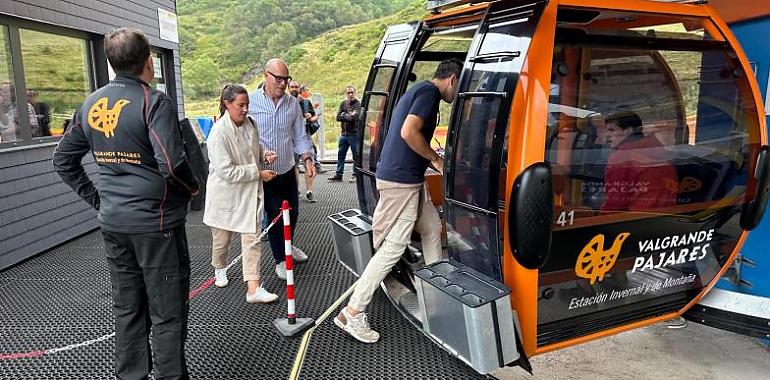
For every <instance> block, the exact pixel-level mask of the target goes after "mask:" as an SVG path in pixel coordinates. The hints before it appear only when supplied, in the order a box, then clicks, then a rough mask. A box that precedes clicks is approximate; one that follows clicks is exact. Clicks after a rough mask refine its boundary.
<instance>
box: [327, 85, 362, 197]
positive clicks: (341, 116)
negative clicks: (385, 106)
mask: <svg viewBox="0 0 770 380" xmlns="http://www.w3.org/2000/svg"><path fill="white" fill-rule="evenodd" d="M345 97H346V99H345V100H343V101H342V103H340V108H339V110H338V111H337V121H339V122H340V127H341V128H342V130H341V131H340V139H339V142H338V143H337V171H336V172H335V173H334V175H333V176H331V177H329V178H327V179H328V180H329V181H335V182H339V181H342V173H343V172H344V171H345V156H347V155H348V147H350V149H351V150H352V151H353V159H354V160H355V159H356V157H358V154H359V152H358V143H357V141H356V133H357V131H358V129H357V128H358V117H359V116H360V115H361V102H359V101H358V99H356V88H355V87H353V86H348V87H346V88H345ZM351 180H352V178H351Z"/></svg>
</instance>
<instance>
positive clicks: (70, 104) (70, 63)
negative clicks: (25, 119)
mask: <svg viewBox="0 0 770 380" xmlns="http://www.w3.org/2000/svg"><path fill="white" fill-rule="evenodd" d="M19 34H20V37H21V51H22V60H23V64H24V77H25V82H26V86H27V102H28V109H29V113H30V128H31V130H32V137H33V138H34V137H45V136H57V135H61V134H62V133H63V132H64V123H65V121H66V120H68V119H70V118H71V117H72V115H73V114H74V112H75V110H76V109H77V107H78V106H79V105H80V103H81V102H83V99H85V97H86V96H87V95H88V94H89V93H90V92H91V89H92V84H91V77H90V74H89V73H90V70H89V65H88V48H87V41H86V40H84V39H80V38H75V37H68V36H62V35H57V34H51V33H45V32H39V31H35V30H28V29H20V30H19Z"/></svg>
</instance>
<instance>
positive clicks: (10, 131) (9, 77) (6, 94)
mask: <svg viewBox="0 0 770 380" xmlns="http://www.w3.org/2000/svg"><path fill="white" fill-rule="evenodd" d="M13 86H14V81H13V69H12V67H11V47H10V42H9V40H8V27H7V26H5V25H0V142H7V141H14V140H18V139H20V138H21V133H20V132H21V131H20V130H19V118H18V117H17V115H18V114H17V112H16V110H17V108H16V97H15V95H14V89H13Z"/></svg>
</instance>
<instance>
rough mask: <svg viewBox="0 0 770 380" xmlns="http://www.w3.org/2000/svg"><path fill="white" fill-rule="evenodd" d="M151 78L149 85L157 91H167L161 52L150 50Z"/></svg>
mask: <svg viewBox="0 0 770 380" xmlns="http://www.w3.org/2000/svg"><path fill="white" fill-rule="evenodd" d="M152 65H153V72H154V73H153V78H152V83H150V85H151V86H152V87H153V88H155V89H156V90H158V91H163V92H166V93H167V92H168V91H167V87H166V73H165V70H164V62H163V53H161V52H159V51H155V50H153V51H152Z"/></svg>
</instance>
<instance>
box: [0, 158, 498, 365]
mask: <svg viewBox="0 0 770 380" xmlns="http://www.w3.org/2000/svg"><path fill="white" fill-rule="evenodd" d="M330 172H331V171H330ZM325 177H326V175H319V177H318V179H317V180H316V183H315V189H314V193H315V195H316V198H317V199H318V203H314V204H311V203H307V202H305V201H304V197H303V196H302V195H304V191H303V192H302V194H301V201H300V203H301V204H300V218H299V223H298V227H297V232H296V235H297V236H296V239H295V245H297V246H299V247H301V248H302V249H303V250H305V252H307V253H308V254H309V255H310V257H311V259H310V261H308V262H307V263H304V264H301V265H299V267H298V268H296V269H295V278H296V283H297V312H298V314H299V315H300V316H308V317H312V318H318V317H319V316H320V315H321V314H322V313H323V312H324V311H325V310H326V309H327V308H328V307H329V305H330V304H332V303H333V302H334V301H335V300H336V299H337V298H338V297H339V296H340V294H342V293H343V292H345V290H346V289H347V288H348V287H350V286H351V284H352V283H353V281H354V280H355V277H354V276H353V275H352V274H350V273H349V272H347V270H345V269H344V268H343V267H342V265H340V264H338V263H337V261H336V259H335V256H334V248H333V243H332V237H331V234H330V230H329V226H328V222H327V220H326V216H327V215H329V214H331V213H334V212H339V211H342V210H344V209H348V208H354V207H357V201H356V198H355V196H356V191H355V185H354V184H350V183H347V182H342V183H328V182H327V181H326V179H325ZM345 178H348V175H346V176H345ZM301 186H302V187H303V188H304V183H303V184H302V185H301ZM201 218H202V213H201V212H193V213H191V214H190V215H189V217H188V223H187V232H188V240H189V245H190V258H191V263H192V279H191V288H193V289H194V288H197V287H198V286H199V285H200V284H201V283H203V282H204V281H206V280H207V279H209V278H210V277H212V276H213V270H212V268H211V266H210V254H211V232H210V230H209V228H208V227H207V226H205V225H203V224H202V222H201ZM262 247H263V255H262V277H263V278H262V280H263V285H264V286H265V287H266V288H267V289H269V290H271V291H273V292H277V293H278V294H280V295H281V298H280V300H279V302H277V303H274V304H272V305H256V306H255V305H249V304H247V303H246V302H245V299H244V297H245V292H246V287H245V284H244V283H243V282H242V276H241V267H240V265H236V266H234V267H233V268H232V269H231V271H230V273H229V277H230V280H231V281H230V286H229V287H227V288H224V289H219V288H215V287H213V286H212V287H210V288H208V289H206V290H205V291H203V292H202V293H200V294H198V295H197V296H196V297H195V298H194V299H193V300H192V301H191V312H190V321H189V322H190V323H189V334H188V341H187V353H188V355H187V358H188V365H189V368H190V373H191V377H192V378H194V379H286V378H288V377H289V375H290V372H291V369H292V365H293V364H294V360H295V355H296V353H297V350H298V348H299V344H300V340H301V337H294V338H284V337H282V336H280V335H279V334H278V332H277V331H276V330H275V328H274V327H273V325H272V321H273V320H274V319H277V318H281V317H285V312H286V298H285V289H284V287H285V282H283V281H279V280H278V279H277V278H276V277H275V273H274V271H273V265H274V264H273V259H272V255H270V253H269V252H270V251H269V246H268V245H267V243H263V244H262ZM239 253H240V239H233V244H232V249H231V258H233V257H235V255H237V254H239ZM369 312H370V314H371V317H370V321H371V323H372V326H373V327H374V328H375V329H377V330H378V331H380V332H381V333H382V335H383V338H382V340H381V341H380V342H379V343H377V344H374V345H364V344H362V343H359V342H357V341H355V340H354V339H353V338H350V337H348V336H347V335H345V334H344V333H342V332H341V331H340V330H339V329H338V328H337V327H336V326H334V325H333V323H332V322H331V320H330V319H331V317H330V318H329V319H327V320H326V321H325V322H324V323H323V324H322V325H321V326H320V327H319V328H317V329H316V330H315V333H314V334H313V336H312V339H311V341H310V344H309V348H308V354H307V356H306V358H305V361H304V364H303V367H302V371H301V373H300V378H301V379H335V380H336V379H439V378H440V379H473V378H479V379H481V378H485V377H483V376H480V375H478V374H476V373H475V372H474V371H473V370H472V369H470V368H469V367H467V366H466V365H465V364H463V363H462V362H461V361H459V360H458V359H456V358H453V357H451V356H450V355H449V354H447V353H446V352H444V351H443V350H441V349H440V348H438V347H437V346H436V345H435V344H434V343H432V342H431V341H430V340H429V339H428V338H426V337H424V336H423V335H422V334H421V333H420V332H418V331H417V330H415V329H414V327H413V326H412V325H411V324H410V323H409V322H407V321H406V320H405V319H404V318H403V317H402V316H401V315H400V313H399V312H398V311H397V310H396V309H395V308H394V307H393V306H392V305H391V304H390V302H389V301H388V300H387V299H386V297H385V296H384V294H383V293H382V291H381V290H378V292H377V294H376V295H375V298H374V302H373V304H372V305H371V307H370V309H369ZM334 315H336V314H332V316H334ZM0 320H1V321H2V324H0V379H110V378H113V375H112V371H113V356H112V355H113V350H114V339H113V338H112V337H111V336H110V335H109V334H111V333H112V332H113V320H112V308H111V299H110V281H109V274H108V268H107V263H106V260H105V259H104V248H103V247H102V241H101V234H100V233H99V231H95V232H92V233H90V234H87V235H84V236H81V237H79V238H77V239H74V240H72V241H70V242H68V243H66V244H63V245H61V246H59V247H57V248H55V249H52V250H50V251H48V252H46V253H44V254H42V255H39V256H37V257H35V258H33V259H31V260H28V261H26V262H24V263H22V264H20V265H17V266H15V267H12V268H10V269H8V270H5V271H2V272H0ZM97 338H102V340H100V341H98V342H95V343H93V344H89V345H85V346H82V347H76V348H72V349H69V350H63V351H60V352H55V353H46V354H44V355H36V353H37V354H39V353H40V351H42V350H48V349H55V348H61V347H65V346H68V345H72V344H77V343H82V342H87V341H89V340H93V339H97ZM9 354H11V355H13V354H25V355H26V356H30V357H14V358H8V355H9Z"/></svg>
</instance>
